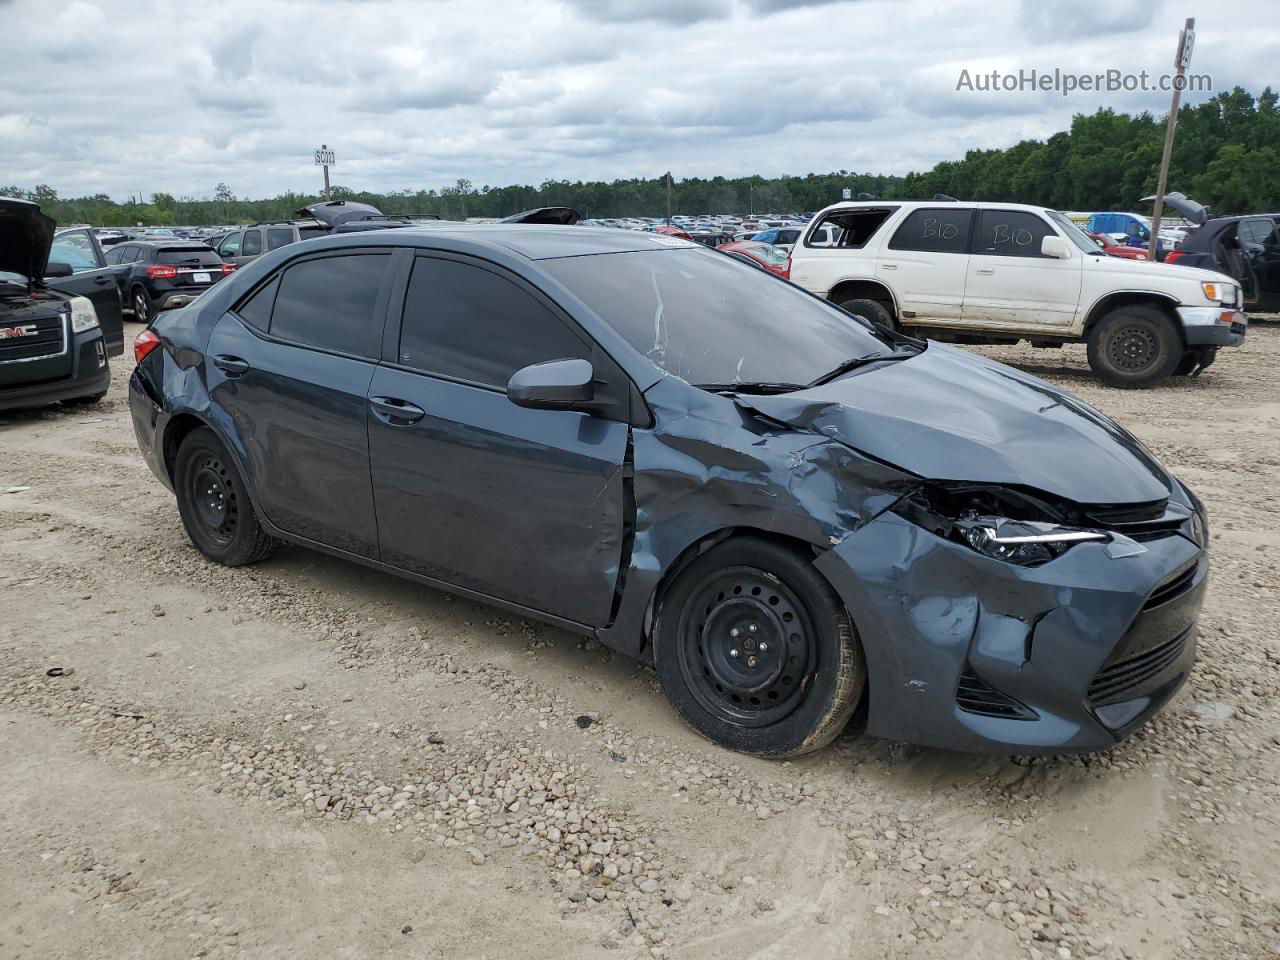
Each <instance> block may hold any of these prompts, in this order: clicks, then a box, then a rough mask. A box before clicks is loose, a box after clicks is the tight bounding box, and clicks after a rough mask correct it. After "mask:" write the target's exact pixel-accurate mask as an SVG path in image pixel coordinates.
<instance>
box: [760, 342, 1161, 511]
mask: <svg viewBox="0 0 1280 960" xmlns="http://www.w3.org/2000/svg"><path fill="white" fill-rule="evenodd" d="M737 401H738V403H739V404H741V405H743V406H745V407H748V408H750V409H753V410H756V411H759V412H760V413H762V414H764V415H765V416H768V417H770V418H772V419H774V420H778V421H780V422H782V423H786V424H788V425H790V426H793V427H796V428H798V429H805V430H813V431H815V432H818V433H821V434H824V435H825V436H828V437H831V438H832V439H834V440H838V441H839V442H841V443H843V444H845V445H847V446H849V447H852V448H854V449H855V450H858V451H861V452H862V453H865V454H867V455H869V456H872V457H875V458H876V459H878V460H882V461H885V462H887V463H890V464H893V465H894V466H897V467H900V468H902V469H904V470H908V471H910V472H911V473H914V474H917V475H918V476H921V477H925V478H928V479H931V480H953V481H967V482H975V483H991V484H1004V485H1018V486H1025V487H1034V488H1035V489H1037V490H1042V491H1045V492H1046V493H1051V494H1055V495H1057V496H1059V497H1063V498H1065V499H1067V500H1070V501H1074V502H1076V503H1088V504H1120V503H1145V502H1150V501H1153V500H1162V499H1164V498H1166V497H1168V496H1169V493H1170V489H1171V478H1170V477H1169V474H1168V473H1167V472H1166V471H1165V470H1164V468H1163V467H1161V466H1160V464H1159V463H1157V462H1156V461H1155V459H1154V458H1153V457H1152V456H1151V455H1150V454H1149V453H1148V452H1147V451H1146V450H1145V448H1143V446H1142V445H1141V444H1140V443H1139V442H1138V441H1137V440H1136V439H1135V438H1134V437H1133V436H1132V435H1130V434H1129V433H1128V432H1127V431H1126V430H1124V429H1122V428H1121V427H1119V426H1118V425H1116V424H1115V423H1113V422H1112V421H1111V420H1109V419H1107V418H1106V417H1104V416H1103V415H1102V414H1100V413H1099V412H1098V411H1096V410H1094V409H1093V408H1092V407H1090V406H1089V405H1087V404H1085V403H1084V402H1083V401H1081V400H1079V399H1077V398H1075V397H1072V396H1070V395H1069V394H1066V393H1064V392H1062V391H1060V390H1058V389H1056V388H1054V387H1051V386H1050V385H1049V384H1047V383H1045V382H1043V381H1042V380H1039V379H1037V378H1035V377H1032V376H1029V375H1027V374H1025V373H1021V372H1019V371H1017V370H1014V369H1012V368H1010V367H1006V366H1004V365H1003V364H1000V363H995V362H993V361H990V360H986V359H984V358H982V357H978V356H975V355H973V354H971V353H967V352H965V351H963V350H959V349H956V348H953V347H947V346H943V345H941V344H937V343H930V344H929V348H928V349H927V350H925V351H924V352H923V353H921V354H920V355H918V356H915V357H912V358H910V359H908V360H899V361H896V362H893V363H886V364H881V365H879V366H877V367H869V368H866V369H865V370H864V371H862V372H860V373H857V374H855V375H853V376H849V377H845V378H843V379H840V380H836V381H835V382H833V383H828V384H824V385H822V386H820V387H813V388H811V389H809V390H803V391H799V392H796V393H790V394H781V395H777V396H744V395H739V396H738V397H737Z"/></svg>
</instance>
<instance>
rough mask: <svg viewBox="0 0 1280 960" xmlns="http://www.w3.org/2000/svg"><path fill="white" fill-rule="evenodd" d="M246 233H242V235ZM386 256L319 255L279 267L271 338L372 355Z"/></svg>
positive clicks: (374, 352) (366, 355) (382, 254)
mask: <svg viewBox="0 0 1280 960" xmlns="http://www.w3.org/2000/svg"><path fill="white" fill-rule="evenodd" d="M247 236H248V234H246V237H247ZM390 262H391V257H390V255H389V254H385V253H360V254H349V255H347V256H341V257H319V258H317V259H314V260H304V261H302V262H301V263H295V264H294V265H293V266H291V267H289V268H288V269H287V270H285V271H284V274H283V275H282V276H281V278H280V288H279V291H278V292H277V294H276V300H275V307H274V309H273V310H272V312H271V326H270V333H271V335H272V336H273V337H280V338H281V339H283V340H291V341H293V342H294V343H298V344H302V345H304V346H309V347H318V348H320V349H321V350H331V351H333V352H335V353H345V354H350V355H352V356H358V357H375V356H377V352H378V344H377V343H376V342H375V341H376V340H377V333H380V331H381V323H380V319H381V318H379V317H377V316H375V308H376V307H377V304H378V294H379V293H380V292H381V290H382V283H383V279H384V278H385V277H386V274H387V265H388V264H389V263H390Z"/></svg>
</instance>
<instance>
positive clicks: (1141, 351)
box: [1089, 304, 1184, 388]
mask: <svg viewBox="0 0 1280 960" xmlns="http://www.w3.org/2000/svg"><path fill="white" fill-rule="evenodd" d="M1183 349H1184V348H1183V345H1182V337H1181V336H1180V335H1179V333H1178V329H1177V327H1175V326H1174V323H1173V321H1172V320H1171V319H1170V318H1169V317H1168V316H1167V315H1166V314H1165V313H1163V312H1162V311H1161V310H1159V309H1158V308H1156V307H1152V306H1147V305H1145V304H1133V305H1130V306H1124V307H1117V308H1116V309H1115V310H1112V311H1111V312H1110V313H1108V314H1107V315H1106V316H1105V317H1103V318H1102V319H1101V320H1100V321H1098V323H1097V324H1096V325H1095V326H1094V328H1093V329H1092V330H1090V331H1089V366H1090V368H1092V370H1093V372H1094V373H1095V374H1097V376H1098V377H1099V379H1101V380H1102V382H1103V383H1106V384H1108V385H1109V386H1112V387H1121V388H1141V387H1149V386H1152V385H1153V384H1156V383H1159V382H1160V381H1161V380H1164V379H1165V378H1166V377H1168V376H1171V375H1172V374H1173V372H1174V371H1175V370H1176V369H1177V367H1178V365H1179V363H1180V362H1181V360H1182V354H1183Z"/></svg>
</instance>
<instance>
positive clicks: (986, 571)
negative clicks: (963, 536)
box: [816, 513, 1208, 754]
mask: <svg viewBox="0 0 1280 960" xmlns="http://www.w3.org/2000/svg"><path fill="white" fill-rule="evenodd" d="M1198 535H1199V536H1200V537H1201V540H1202V542H1204V540H1203V537H1204V534H1203V532H1200V533H1199V534H1198ZM1142 546H1143V547H1145V548H1146V549H1145V551H1144V552H1143V553H1141V554H1140V555H1137V556H1129V557H1123V558H1119V559H1117V558H1115V557H1113V556H1111V555H1110V554H1109V553H1108V552H1107V550H1106V545H1105V544H1094V543H1083V544H1079V545H1077V546H1075V547H1073V548H1072V549H1071V550H1069V551H1068V552H1067V553H1065V554H1064V555H1062V556H1061V557H1058V558H1057V559H1055V560H1053V561H1051V562H1050V563H1047V564H1045V565H1043V566H1040V567H1019V566H1016V565H1013V564H1008V563H1004V562H1002V561H999V560H991V559H988V558H986V557H983V556H981V555H979V554H977V553H975V552H974V551H972V550H970V549H969V548H968V547H965V546H962V545H960V544H956V543H952V542H951V541H949V540H944V539H941V538H939V537H937V536H935V535H933V534H932V533H930V532H928V531H926V530H924V529H921V528H920V527H917V526H915V525H914V524H912V523H910V522H909V521H907V520H905V519H903V518H901V517H899V516H897V515H896V514H893V513H885V514H882V515H880V516H879V517H878V518H876V519H875V520H873V521H872V522H871V523H868V524H867V525H866V526H864V527H862V528H861V529H859V530H857V531H855V532H854V533H852V534H850V535H849V536H848V537H846V538H845V539H844V540H843V541H841V542H840V544H838V545H837V546H835V547H834V548H833V549H831V550H830V551H828V552H826V553H825V554H823V555H822V556H821V557H819V558H818V560H817V561H816V564H817V566H818V569H819V570H821V571H822V572H823V573H824V574H825V575H826V576H827V577H828V579H829V580H830V581H831V583H832V584H833V585H834V586H835V588H836V590H837V591H838V592H839V593H840V595H841V597H842V598H843V599H844V601H845V604H846V605H847V607H848V608H849V611H850V614H851V615H852V617H853V620H854V623H855V625H856V627H857V630H858V634H859V638H860V640H861V642H862V646H863V650H864V653H865V655H866V659H867V670H868V685H869V698H870V702H869V714H868V725H867V732H868V733H870V734H872V735H874V736H880V737H885V738H888V739H893V740H901V741H906V742H910V743H916V744H922V745H926V746H934V747H942V748H945V749H954V750H966V751H988V752H1007V753H1025V754H1038V753H1039V754H1044V753H1074V752H1089V751H1095V750H1102V749H1106V748H1107V747H1110V746H1112V745H1114V744H1115V743H1116V742H1117V741H1118V740H1120V739H1121V738H1123V737H1124V736H1126V735H1127V734H1128V733H1130V732H1131V731H1132V730H1134V729H1135V728H1136V727H1137V726H1139V725H1141V724H1142V723H1143V722H1144V721H1145V720H1147V719H1148V718H1149V717H1150V716H1151V715H1152V714H1153V713H1155V712H1156V711H1157V710H1159V709H1160V707H1162V706H1163V705H1164V704H1165V703H1166V702H1168V700H1169V699H1170V698H1171V697H1172V696H1173V694H1174V693H1175V692H1176V691H1177V689H1178V688H1179V687H1180V686H1181V684H1182V683H1183V681H1184V680H1185V679H1186V677H1187V675H1188V673H1189V672H1190V669H1191V665H1192V663H1193V662H1194V660H1195V621H1196V618H1197V616H1198V615H1199V611H1200V606H1201V604H1202V602H1203V598H1204V592H1205V582H1206V578H1207V575H1208V556H1207V553H1206V552H1205V550H1204V549H1203V548H1202V547H1201V546H1199V545H1197V543H1196V542H1195V541H1194V540H1193V539H1192V532H1191V531H1190V530H1189V529H1188V531H1187V533H1186V535H1183V534H1179V533H1174V534H1168V535H1163V536H1160V537H1158V538H1155V539H1151V540H1149V541H1145V542H1143V543H1142Z"/></svg>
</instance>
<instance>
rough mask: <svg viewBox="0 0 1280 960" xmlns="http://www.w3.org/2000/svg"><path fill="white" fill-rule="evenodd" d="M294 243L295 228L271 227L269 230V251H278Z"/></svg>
mask: <svg viewBox="0 0 1280 960" xmlns="http://www.w3.org/2000/svg"><path fill="white" fill-rule="evenodd" d="M290 243H293V227H269V228H268V229H267V249H268V250H278V249H280V248H281V247H283V246H287V245H288V244H290Z"/></svg>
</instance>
